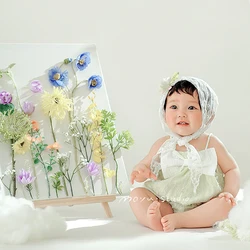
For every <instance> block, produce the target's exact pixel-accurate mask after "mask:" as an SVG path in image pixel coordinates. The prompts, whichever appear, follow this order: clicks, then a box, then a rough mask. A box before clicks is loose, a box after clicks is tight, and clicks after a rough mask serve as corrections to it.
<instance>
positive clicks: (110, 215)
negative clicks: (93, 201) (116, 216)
mask: <svg viewBox="0 0 250 250" xmlns="http://www.w3.org/2000/svg"><path fill="white" fill-rule="evenodd" d="M102 205H103V207H104V210H105V213H106V215H107V217H108V218H112V217H113V215H112V212H111V210H110V207H109V204H108V202H102Z"/></svg>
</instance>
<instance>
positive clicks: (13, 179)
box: [10, 139, 17, 197]
mask: <svg viewBox="0 0 250 250" xmlns="http://www.w3.org/2000/svg"><path fill="white" fill-rule="evenodd" d="M10 141H11V158H12V159H11V160H12V192H13V193H12V195H13V196H14V197H15V196H16V190H17V187H16V160H15V152H14V150H13V148H12V145H13V144H14V140H13V139H11V140H10Z"/></svg>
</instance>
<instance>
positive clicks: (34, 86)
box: [30, 80, 43, 93]
mask: <svg viewBox="0 0 250 250" xmlns="http://www.w3.org/2000/svg"><path fill="white" fill-rule="evenodd" d="M42 89H43V86H42V84H41V82H40V81H39V80H34V81H32V82H31V83H30V90H31V91H32V92H33V93H40V92H42Z"/></svg>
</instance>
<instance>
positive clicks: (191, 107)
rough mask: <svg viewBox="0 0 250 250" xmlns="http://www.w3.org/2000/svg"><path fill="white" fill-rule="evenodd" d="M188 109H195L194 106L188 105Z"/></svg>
mask: <svg viewBox="0 0 250 250" xmlns="http://www.w3.org/2000/svg"><path fill="white" fill-rule="evenodd" d="M188 109H189V110H194V109H196V107H194V106H189V107H188Z"/></svg>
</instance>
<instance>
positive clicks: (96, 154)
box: [92, 148, 105, 163]
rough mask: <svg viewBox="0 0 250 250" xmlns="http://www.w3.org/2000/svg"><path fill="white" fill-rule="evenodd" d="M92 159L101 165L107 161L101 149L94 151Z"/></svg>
mask: <svg viewBox="0 0 250 250" xmlns="http://www.w3.org/2000/svg"><path fill="white" fill-rule="evenodd" d="M92 157H93V161H94V162H96V163H101V162H102V160H104V159H105V156H104V154H103V153H102V151H101V149H100V148H99V149H96V150H94V151H93V153H92Z"/></svg>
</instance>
